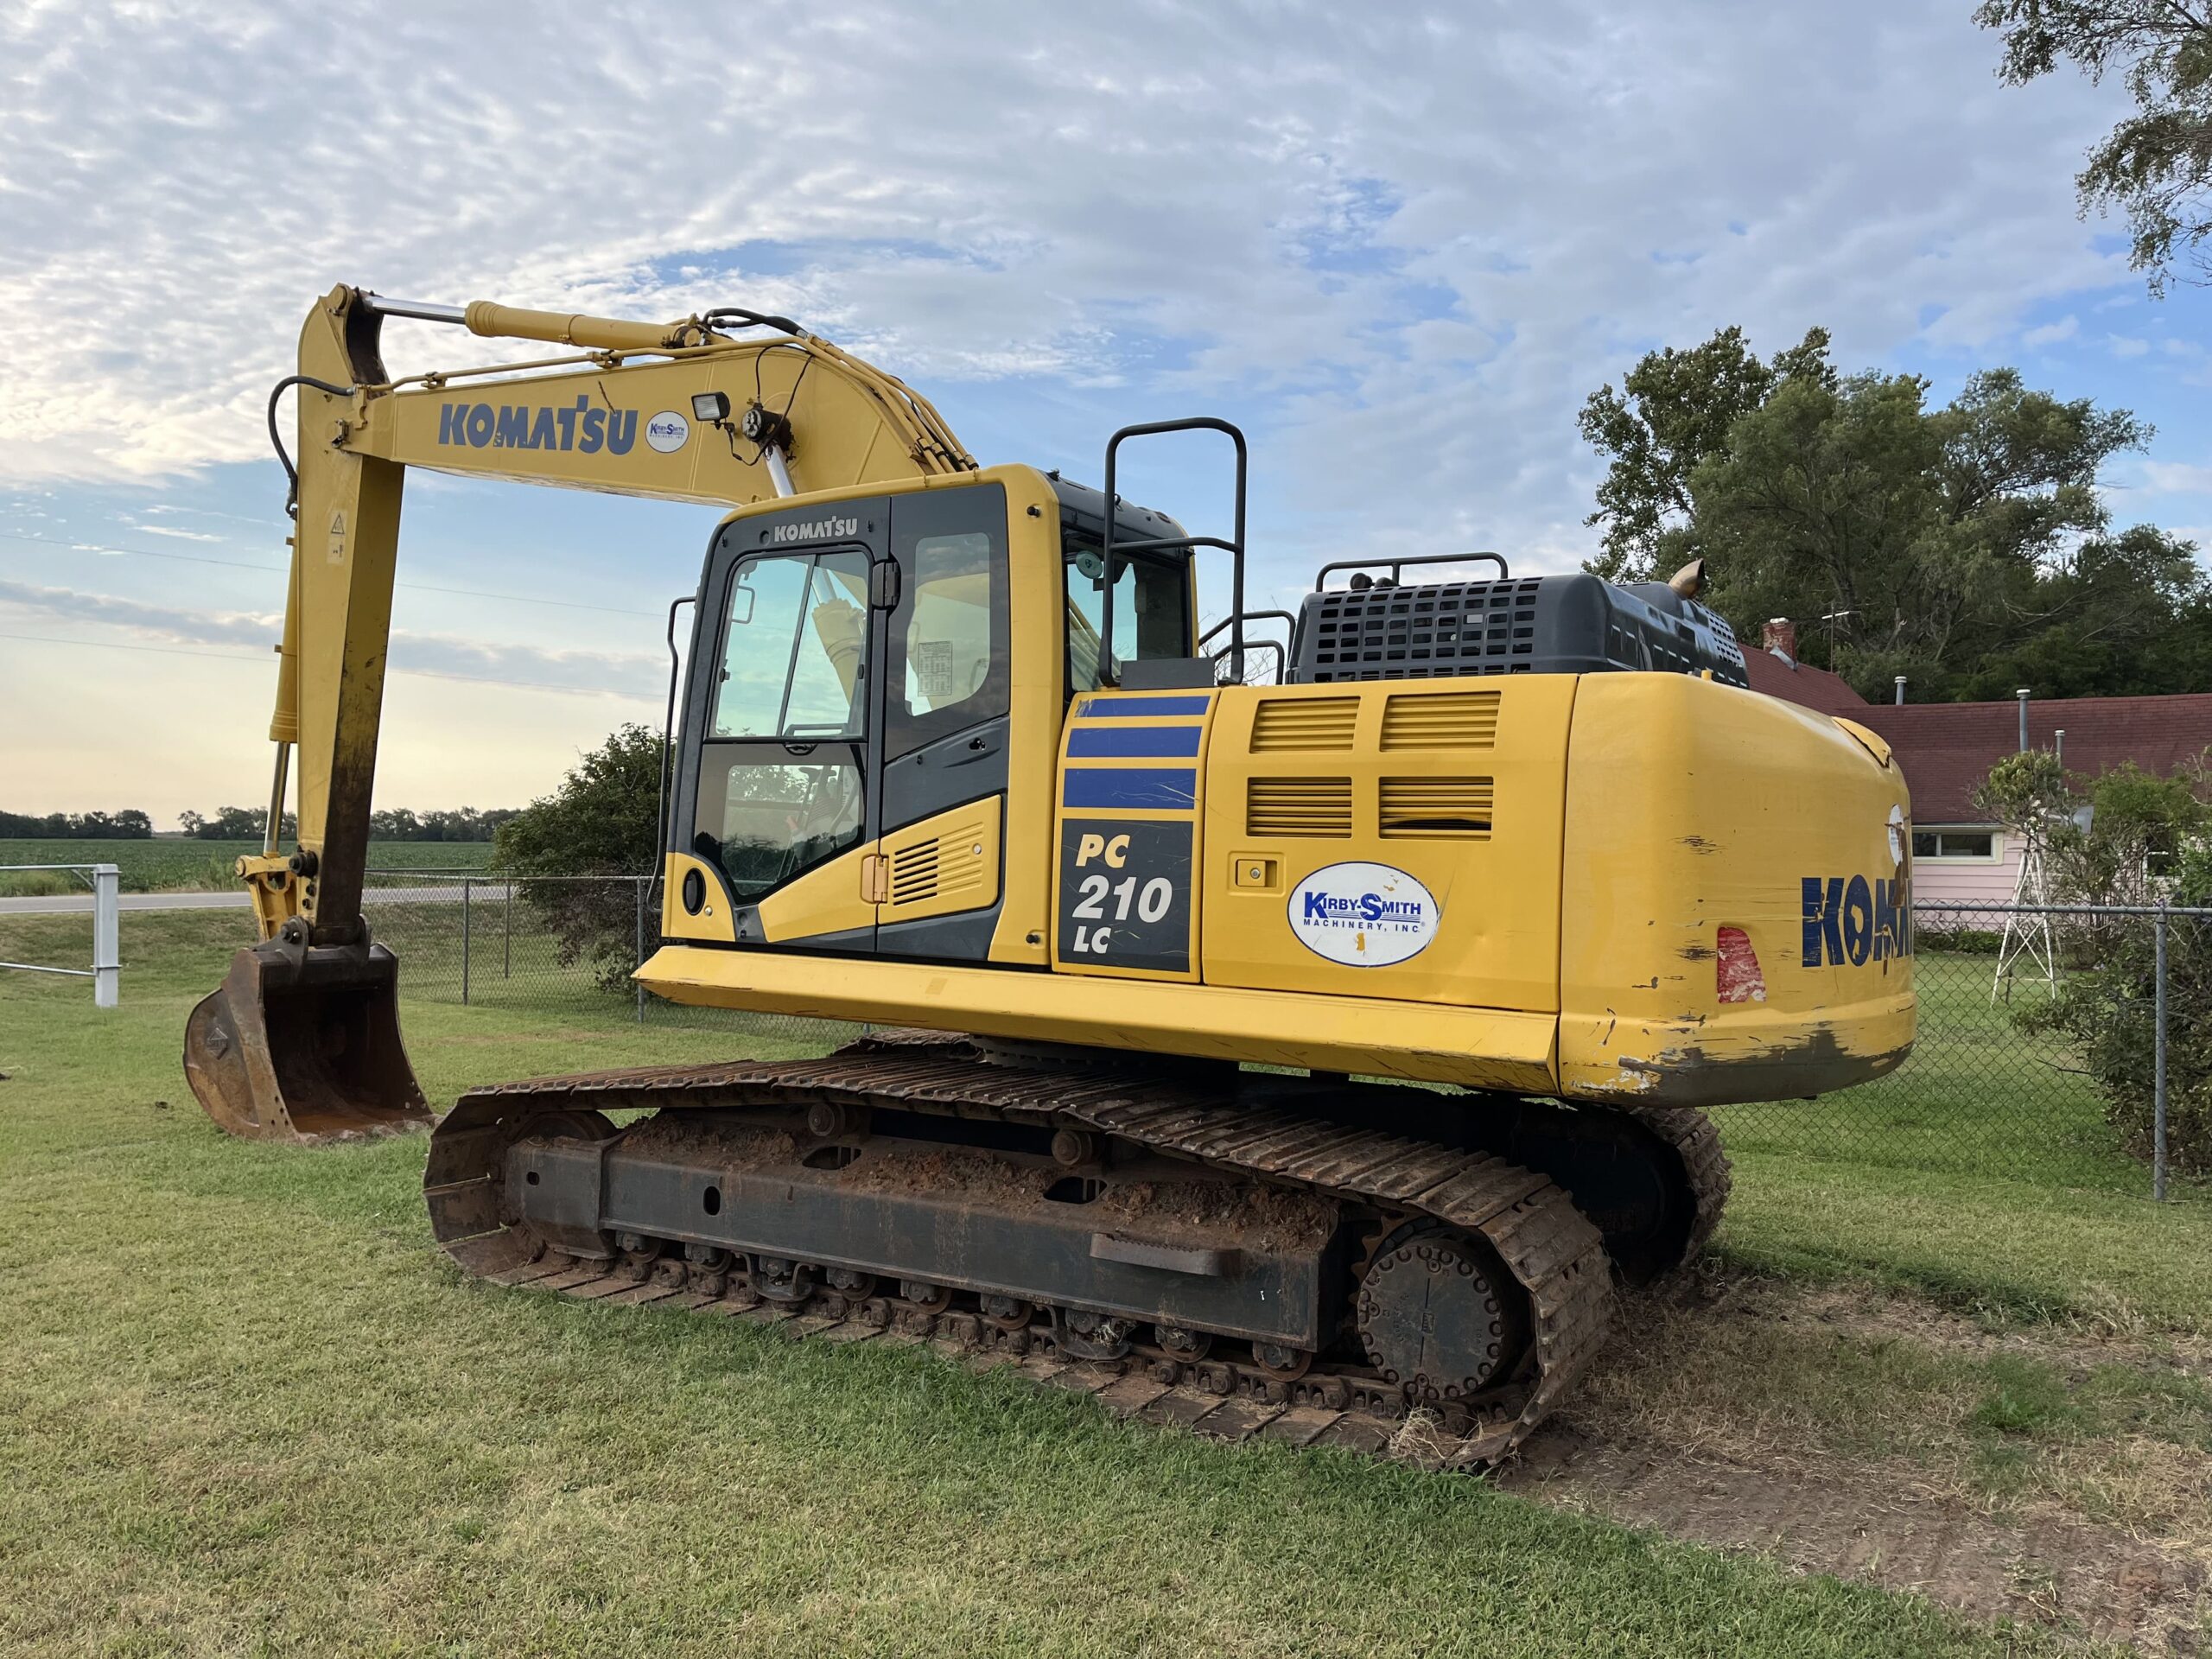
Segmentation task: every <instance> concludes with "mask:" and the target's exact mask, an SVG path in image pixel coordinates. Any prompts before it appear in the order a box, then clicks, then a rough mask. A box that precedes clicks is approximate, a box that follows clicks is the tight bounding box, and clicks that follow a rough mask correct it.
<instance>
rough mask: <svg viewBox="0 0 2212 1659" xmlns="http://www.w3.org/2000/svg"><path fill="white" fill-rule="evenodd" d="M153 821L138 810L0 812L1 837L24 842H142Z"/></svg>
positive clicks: (152, 826) (149, 832)
mask: <svg viewBox="0 0 2212 1659" xmlns="http://www.w3.org/2000/svg"><path fill="white" fill-rule="evenodd" d="M153 833H154V821H153V819H151V818H149V817H147V816H146V814H144V813H143V812H141V811H139V810H137V808H136V807H126V808H124V810H122V811H120V812H116V813H107V812H48V813H44V814H39V813H33V812H0V836H11V837H14V838H16V839H17V840H22V841H143V840H145V839H146V838H147V837H148V836H151V835H152V834H153Z"/></svg>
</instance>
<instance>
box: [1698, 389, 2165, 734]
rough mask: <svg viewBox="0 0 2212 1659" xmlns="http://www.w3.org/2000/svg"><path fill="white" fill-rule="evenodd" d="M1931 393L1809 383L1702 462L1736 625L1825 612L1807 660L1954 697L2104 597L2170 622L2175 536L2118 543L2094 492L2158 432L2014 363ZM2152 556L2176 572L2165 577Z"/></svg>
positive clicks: (1778, 397) (2117, 606)
mask: <svg viewBox="0 0 2212 1659" xmlns="http://www.w3.org/2000/svg"><path fill="white" fill-rule="evenodd" d="M1926 397H1927V385H1926V383H1925V382H1924V381H1923V380H1921V379H1919V378H1917V377H1915V376H1911V375H1880V374H1859V375H1853V376H1851V377H1849V378H1847V379H1843V380H1840V381H1837V382H1835V383H1834V384H1832V385H1823V384H1821V383H1819V382H1816V381H1814V380H1812V379H1809V378H1799V379H1797V380H1795V381H1792V382H1789V383H1787V384H1785V385H1782V386H1780V387H1779V388H1777V391H1775V393H1774V395H1773V396H1772V397H1770V398H1769V399H1768V400H1767V402H1766V403H1765V404H1764V406H1762V407H1761V408H1759V409H1758V410H1753V411H1752V412H1751V413H1750V414H1748V415H1746V416H1743V417H1742V418H1741V419H1740V420H1738V422H1737V423H1736V424H1735V426H1734V427H1733V428H1732V429H1731V431H1730V434H1729V437H1728V442H1727V446H1726V448H1725V449H1724V450H1723V451H1721V452H1720V453H1719V454H1715V455H1713V456H1712V457H1711V458H1709V459H1708V460H1707V461H1706V462H1704V463H1703V464H1702V465H1701V466H1700V467H1699V468H1698V470H1697V472H1696V473H1695V474H1694V475H1693V478H1692V482H1691V494H1692V500H1693V505H1694V517H1693V520H1692V522H1693V524H1694V529H1695V535H1696V537H1697V540H1698V543H1699V549H1700V551H1703V552H1707V553H1709V554H1710V555H1711V556H1712V558H1713V566H1712V569H1713V575H1714V578H1715V583H1714V594H1713V598H1714V601H1715V602H1716V604H1717V605H1718V606H1719V607H1720V608H1721V609H1722V610H1724V611H1725V612H1726V613H1727V614H1728V615H1729V616H1730V617H1731V619H1732V620H1734V621H1735V622H1736V623H1737V624H1738V626H1739V627H1743V628H1746V629H1748V628H1750V627H1751V626H1754V625H1756V624H1757V623H1758V622H1759V621H1761V620H1764V619H1765V618H1767V617H1770V616H1786V617H1790V618H1792V619H1795V620H1798V621H1799V622H1801V623H1805V622H1810V623H1813V624H1815V626H1814V627H1813V628H1811V629H1809V630H1808V631H1807V632H1804V633H1802V634H1801V639H1802V641H1803V644H1804V646H1805V649H1806V652H1807V654H1808V656H1810V657H1812V658H1814V660H1815V661H1825V662H1826V663H1827V665H1828V666H1830V667H1833V668H1834V669H1836V670H1837V671H1839V672H1840V673H1843V674H1845V675H1846V676H1847V677H1849V678H1851V679H1852V680H1853V682H1854V683H1856V684H1857V685H1858V686H1859V690H1861V691H1862V692H1866V693H1867V694H1868V695H1878V694H1879V692H1881V691H1883V690H1887V689H1888V684H1889V681H1890V678H1891V676H1892V675H1894V674H1898V673H1903V674H1905V675H1907V676H1909V677H1910V678H1912V679H1913V680H1914V681H1915V682H1916V683H1917V684H1919V685H1920V686H1921V687H1922V688H1923V690H1922V695H1923V696H1936V697H1945V696H1957V695H1962V694H1965V693H1966V692H1967V682H1968V681H1970V680H1971V679H1972V677H1973V676H1974V673H1975V671H1976V670H1977V669H1979V668H1980V666H1981V665H1982V664H1985V663H1986V661H1987V660H1988V659H1989V658H1992V657H1993V655H1997V654H2001V653H2003V652H2006V651H2008V650H2012V649H2015V648H2017V647H2018V646H2019V645H2022V644H2023V642H2024V641H2026V640H2028V639H2031V638H2032V637H2035V636H2037V635H2039V634H2043V633H2045V632H2048V631H2050V629H2052V628H2053V627H2054V626H2061V625H2064V624H2067V623H2068V622H2069V617H2071V616H2072V613H2073V612H2074V611H2075V609H2077V608H2078V607H2082V606H2084V605H2086V604H2088V603H2089V601H2090V600H2091V599H2092V597H2094V601H2096V603H2097V604H2099V605H2101V606H2102V607H2103V608H2104V610H2105V611H2106V612H2108V613H2110V614H2109V615H2107V617H2106V618H2105V620H2104V622H2103V623H2102V624H2101V626H2104V627H2106V628H2107V629H2108V630H2109V631H2111V632H2113V634H2114V635H2115V636H2116V637H2117V636H2126V635H2131V634H2132V635H2136V636H2139V634H2140V632H2142V630H2141V628H2140V627H2135V628H2130V627H2129V626H2126V624H2125V621H2124V619H2125V618H2126V617H2127V616H2129V615H2133V614H2137V613H2140V612H2141V611H2142V610H2144V609H2145V607H2148V608H2149V609H2150V610H2152V612H2154V613H2156V614H2157V615H2158V618H2159V619H2160V620H2170V619H2171V616H2172V613H2173V608H2174V605H2175V603H2176V602H2177V601H2178V600H2179V599H2180V598H2181V597H2183V593H2182V587H2185V585H2186V584H2185V582H2183V580H2182V579H2181V577H2180V573H2179V572H2178V570H2177V569H2175V568H2173V567H2171V565H2162V563H2161V560H2162V558H2164V556H2168V555H2171V554H2172V553H2173V551H2174V548H2173V545H2172V544H2171V543H2166V542H2165V541H2164V538H2158V537H2157V532H2155V531H2152V532H2150V535H2151V537H2152V538H2153V541H2155V543H2156V545H2153V544H2152V543H2148V542H2146V541H2145V538H2144V537H2142V536H2140V535H2138V536H2136V537H2134V539H2133V540H2132V541H2124V542H2122V543H2113V542H2110V541H2107V540H2106V539H2104V538H2103V537H2104V531H2105V528H2106V524H2107V513H2106V511H2105V507H2104V504H2103V502H2102V499H2101V497H2100V496H2099V494H2098V491H2097V476H2098V474H2099V472H2100V471H2101V468H2102V467H2104V465H2105V464H2106V463H2107V461H2109V460H2110V459H2111V458H2112V457H2113V454H2117V453H2119V452H2120V451H2121V450H2125V449H2132V448H2140V447H2141V446H2142V444H2143V443H2144V442H2145V441H2146V440H2147V439H2148V436H2149V429H2148V428H2146V427H2145V426H2144V425H2143V424H2142V423H2140V422H2139V421H2137V420H2136V419H2135V418H2134V417H2133V416H2131V415H2129V414H2127V413H2126V411H2124V410H2100V409H2098V408H2097V407H2096V406H2095V404H2093V403H2092V402H2090V401H2089V400H2088V399H2087V398H2082V399H2077V400H2074V401H2070V402H2069V401H2062V400H2060V399H2058V398H2056V397H2051V396H2050V394H2049V393H2047V392H2040V391H2030V390H2029V389H2028V388H2026V387H2025V386H2024V385H2022V384H2021V381H2020V378H2019V376H2018V374H2017V373H2016V372H2013V371H2012V370H2010V369H1991V370H1986V371H1984V372H1981V373H1980V374H1977V375H1975V376H1974V378H1972V379H1970V380H1969V381H1967V385H1966V387H1965V390H1964V391H1962V392H1961V394H1960V396H1959V397H1957V399H1956V400H1955V401H1954V402H1952V403H1951V404H1948V405H1946V406H1944V407H1942V408H1940V409H1932V410H1931V409H1929V408H1928V407H1927V404H1926ZM2181 556H2182V557H2183V559H2184V560H2186V558H2187V551H2186V549H2185V544H2183V551H2182V553H2181ZM2146 566H2150V567H2157V568H2160V569H2164V571H2165V578H2164V580H2165V584H2166V585H2165V586H2164V588H2161V587H2160V586H2159V585H2158V579H2157V578H2155V577H2152V578H2148V579H2146V576H2145V567H2146ZM2190 569H2191V571H2192V573H2193V570H2194V566H2193V562H2190ZM2177 582H2180V583H2181V587H2177ZM2123 589H2127V590H2130V591H2131V592H2132V594H2133V600H2132V601H2131V600H2130V599H2129V597H2128V595H2127V594H2124V593H2123V591H2122V590H2123ZM2091 590H2094V594H2092V592H2091ZM2086 615H2087V613H2083V616H2082V618H2078V619H2075V620H2076V621H2085V620H2086ZM2005 689H2006V690H2010V689H2011V688H2010V687H2009V686H2008V687H2006V688H2005Z"/></svg>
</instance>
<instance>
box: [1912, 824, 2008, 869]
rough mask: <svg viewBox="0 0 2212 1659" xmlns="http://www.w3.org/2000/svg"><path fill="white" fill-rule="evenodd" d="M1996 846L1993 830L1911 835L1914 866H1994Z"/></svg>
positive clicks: (1928, 831)
mask: <svg viewBox="0 0 2212 1659" xmlns="http://www.w3.org/2000/svg"><path fill="white" fill-rule="evenodd" d="M1998 850H1999V841H1998V836H1997V832H1996V831H1994V830H1993V829H1915V830H1914V831H1913V832H1912V856H1913V861H1914V862H1915V863H1926V862H1928V861H1930V860H1933V861H1936V862H1939V863H1945V864H1994V863H1995V862H1996V861H1997V855H1998Z"/></svg>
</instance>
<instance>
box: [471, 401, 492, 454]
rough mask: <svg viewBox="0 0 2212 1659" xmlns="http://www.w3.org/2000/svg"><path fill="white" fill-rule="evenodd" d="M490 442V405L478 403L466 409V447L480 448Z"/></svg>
mask: <svg viewBox="0 0 2212 1659" xmlns="http://www.w3.org/2000/svg"><path fill="white" fill-rule="evenodd" d="M489 442H492V405H491V404H476V405H475V406H474V408H472V409H471V410H469V411H468V447H469V448H472V449H481V448H483V447H484V446H485V445H486V444H487V443H489Z"/></svg>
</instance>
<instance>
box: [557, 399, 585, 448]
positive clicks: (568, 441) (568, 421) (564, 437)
mask: <svg viewBox="0 0 2212 1659" xmlns="http://www.w3.org/2000/svg"><path fill="white" fill-rule="evenodd" d="M590 407H591V399H590V398H588V397H579V398H577V399H576V402H575V408H573V409H560V410H555V411H554V413H555V414H556V415H557V416H560V420H561V447H562V448H563V449H573V448H575V447H576V416H579V415H581V414H582V413H583V412H584V410H588V409H589V408H590Z"/></svg>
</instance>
